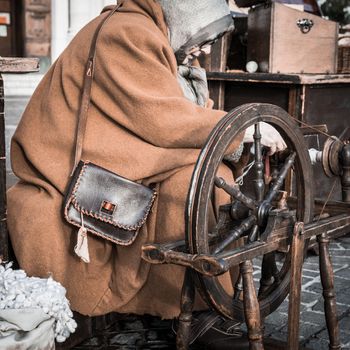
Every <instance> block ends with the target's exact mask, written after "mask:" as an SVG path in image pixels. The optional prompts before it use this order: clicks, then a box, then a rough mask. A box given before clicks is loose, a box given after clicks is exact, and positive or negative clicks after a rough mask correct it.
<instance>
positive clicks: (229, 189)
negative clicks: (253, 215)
mask: <svg viewBox="0 0 350 350" xmlns="http://www.w3.org/2000/svg"><path fill="white" fill-rule="evenodd" d="M215 186H216V187H218V188H222V189H223V190H224V191H225V192H226V193H228V194H229V195H231V196H232V197H234V198H235V199H237V200H238V201H240V202H241V203H243V204H244V205H245V206H246V207H248V208H249V209H252V210H254V209H256V207H257V203H256V202H255V201H254V200H253V199H251V198H249V197H247V196H246V195H245V194H243V193H242V192H241V191H240V189H239V186H238V185H234V186H230V185H228V184H227V183H226V181H225V180H224V179H223V178H221V177H217V176H216V177H215Z"/></svg>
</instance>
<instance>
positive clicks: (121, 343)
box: [5, 97, 350, 350]
mask: <svg viewBox="0 0 350 350" xmlns="http://www.w3.org/2000/svg"><path fill="white" fill-rule="evenodd" d="M27 101H28V97H11V98H8V99H7V100H6V103H5V107H6V109H5V112H6V139H7V152H8V151H9V146H8V145H9V140H10V137H11V136H12V134H13V132H14V130H15V128H16V125H17V123H18V120H19V118H20V115H21V113H22V112H23V110H24V107H25V105H26V103H27ZM8 169H10V167H9V161H8ZM8 174H9V175H10V176H9V184H12V183H13V181H14V180H13V175H12V174H11V172H10V171H9V172H8ZM330 251H331V255H332V261H333V266H334V272H335V287H336V292H337V307H338V318H339V326H340V337H341V342H342V344H343V349H350V235H348V236H346V237H343V238H340V239H338V240H336V241H335V242H332V243H331V246H330ZM259 268H260V267H259V266H255V280H256V281H258V280H259V274H260V271H259ZM287 319H288V301H287V300H286V301H284V302H283V303H282V304H281V305H280V307H279V308H278V310H277V311H276V312H274V313H273V314H271V315H270V316H268V317H267V318H266V320H265V336H267V337H272V338H274V339H277V340H286V338H287ZM300 319H301V324H300V335H301V342H302V345H304V346H306V347H307V348H308V349H317V350H323V349H328V335H327V330H326V325H325V319H324V313H323V299H322V288H321V283H320V275H319V270H318V257H317V256H310V257H308V259H307V260H306V262H305V264H304V268H303V286H302V306H301V315H300ZM174 341H175V337H174V334H173V332H172V330H171V321H161V320H159V319H156V318H151V317H147V316H145V317H142V318H140V317H134V316H126V317H125V318H124V319H123V320H121V321H119V322H117V323H116V324H114V325H113V326H111V327H110V328H108V329H106V330H105V331H104V332H102V333H101V334H99V335H98V336H96V337H94V338H92V339H89V340H88V341H86V342H85V343H83V344H81V345H79V346H77V347H75V349H76V350H87V349H101V350H102V349H123V350H124V349H173V348H175V345H174Z"/></svg>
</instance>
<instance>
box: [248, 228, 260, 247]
mask: <svg viewBox="0 0 350 350" xmlns="http://www.w3.org/2000/svg"><path fill="white" fill-rule="evenodd" d="M258 238H259V226H258V225H254V226H253V228H252V230H251V231H250V233H249V236H248V243H252V242H255V241H256V240H258Z"/></svg>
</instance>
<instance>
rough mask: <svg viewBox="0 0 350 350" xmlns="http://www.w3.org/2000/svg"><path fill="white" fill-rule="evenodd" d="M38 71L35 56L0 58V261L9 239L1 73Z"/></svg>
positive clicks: (5, 254)
mask: <svg viewBox="0 0 350 350" xmlns="http://www.w3.org/2000/svg"><path fill="white" fill-rule="evenodd" d="M37 71H39V60H38V59H37V58H0V261H7V260H8V258H9V240H8V232H7V213H6V147H5V112H4V107H5V97H4V82H3V79H2V73H11V74H12V73H15V74H19V73H30V72H37Z"/></svg>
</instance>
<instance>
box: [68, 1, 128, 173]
mask: <svg viewBox="0 0 350 350" xmlns="http://www.w3.org/2000/svg"><path fill="white" fill-rule="evenodd" d="M122 3H123V2H122V1H120V0H118V4H117V5H116V6H115V7H114V8H113V9H112V10H111V12H110V13H109V14H108V16H106V17H105V18H104V19H103V20H102V21H101V22H100V23H99V25H98V26H97V28H96V31H95V33H94V36H93V38H92V42H91V46H90V51H89V59H88V61H87V64H86V67H85V74H84V83H83V93H82V97H81V103H80V108H79V114H78V125H77V129H76V135H75V155H74V166H73V169H72V174H73V172H74V169H75V168H76V166H77V165H78V163H79V161H80V159H81V155H82V152H83V142H84V136H85V131H86V124H87V117H88V112H89V107H90V98H91V88H92V82H93V79H94V69H95V56H96V45H97V39H98V35H99V34H100V32H101V30H102V28H103V26H104V25H105V24H106V22H107V21H108V20H109V19H110V18H111V17H112V16H113V15H114V13H115V12H116V11H117V10H118V9H119V8H120V7H121V5H122ZM72 174H71V175H72Z"/></svg>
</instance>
